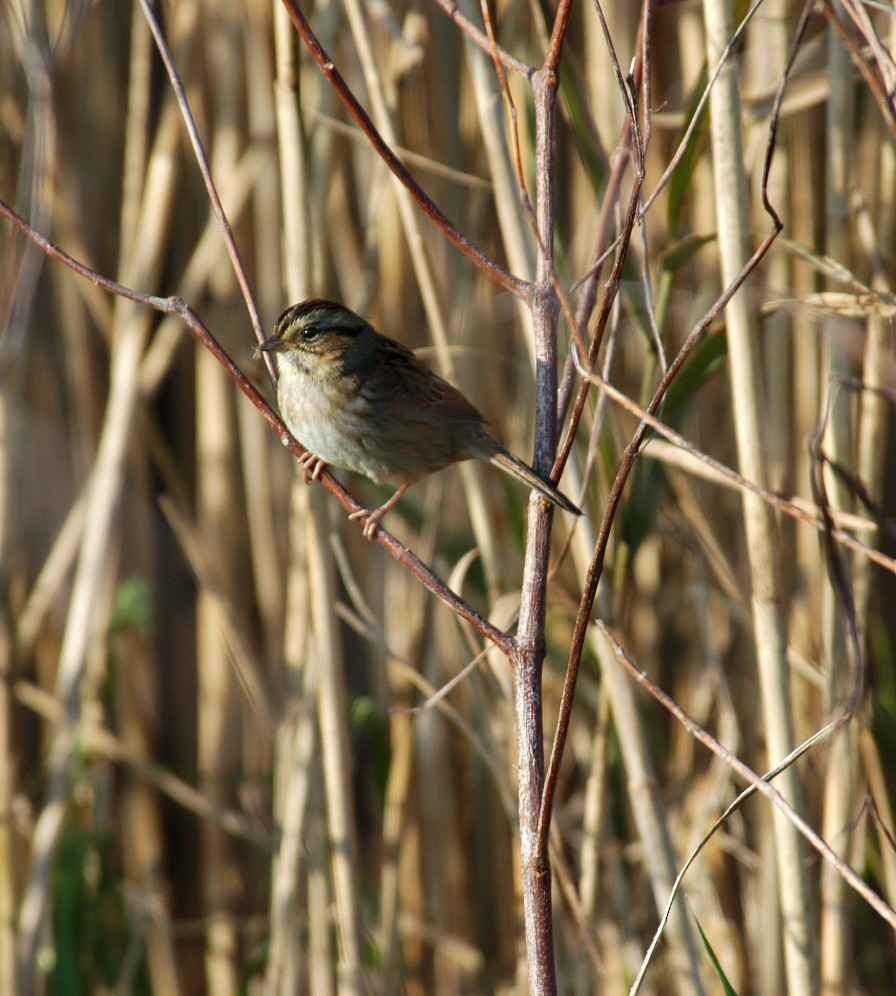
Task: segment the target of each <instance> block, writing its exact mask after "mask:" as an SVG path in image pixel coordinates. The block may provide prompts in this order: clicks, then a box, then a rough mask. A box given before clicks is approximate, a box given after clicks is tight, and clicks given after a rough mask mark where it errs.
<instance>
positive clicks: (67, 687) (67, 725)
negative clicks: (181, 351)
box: [19, 106, 179, 992]
mask: <svg viewBox="0 0 896 996" xmlns="http://www.w3.org/2000/svg"><path fill="white" fill-rule="evenodd" d="M178 125H179V120H178V117H177V113H176V110H175V109H174V108H173V107H172V106H169V107H168V108H167V109H166V110H165V112H163V115H162V119H161V121H160V123H159V131H158V135H157V138H156V143H155V147H154V150H153V153H152V156H151V158H150V165H149V174H148V177H147V181H146V186H145V189H144V197H143V202H142V210H141V217H140V224H139V231H140V237H138V239H137V240H136V243H135V244H136V253H135V255H134V257H132V258H131V259H130V260H128V261H126V262H123V264H122V269H123V271H124V272H125V273H126V275H127V281H128V282H129V283H130V284H136V285H138V286H142V287H148V286H152V285H153V284H154V283H155V280H156V277H157V273H158V271H159V269H160V266H161V259H162V250H163V247H164V242H165V235H166V232H167V223H168V220H169V215H170V206H171V201H172V195H173V191H174V158H175V148H176V144H177V137H178ZM149 325H150V322H149V315H148V314H147V313H146V312H145V311H140V310H138V309H137V308H136V306H135V305H134V304H133V303H132V302H130V301H127V300H125V299H124V298H119V299H117V301H116V320H115V330H116V336H115V340H114V347H113V356H112V370H111V383H110V390H109V398H108V402H107V407H106V414H105V419H104V424H103V431H102V436H101V439H100V444H99V450H98V453H97V457H96V462H95V465H94V468H93V471H92V472H91V482H90V498H89V500H88V503H87V504H88V511H87V519H86V522H85V531H84V538H83V541H82V544H81V550H80V555H79V558H78V567H77V570H76V573H75V581H74V587H73V591H72V599H71V603H70V607H69V615H68V620H67V623H66V632H65V638H64V641H63V646H62V654H61V658H60V663H59V673H58V679H57V695H58V696H59V698H60V699H62V701H63V702H64V703H65V710H66V711H65V718H64V719H63V721H62V723H61V725H60V726H59V727H58V729H57V731H56V732H55V734H54V738H53V748H52V751H51V760H50V763H49V784H48V788H47V795H46V801H45V803H44V807H43V809H42V811H41V815H40V817H39V819H38V823H37V826H36V828H35V834H34V847H33V850H32V861H31V869H30V874H29V881H28V886H27V888H26V892H25V897H24V899H23V901H22V905H21V910H20V915H19V969H20V975H19V982H20V987H21V988H22V989H23V991H25V992H30V991H31V989H32V986H33V982H34V975H33V972H34V968H35V964H34V955H35V952H36V946H37V942H38V936H39V933H40V930H41V927H42V924H43V922H44V917H45V915H46V911H47V902H48V889H49V885H50V874H51V870H52V866H53V861H54V857H55V853H56V847H57V844H58V840H59V834H60V833H61V831H62V826H63V821H64V819H65V810H66V799H67V794H68V773H69V765H70V763H71V759H72V751H73V748H74V742H75V741H74V738H75V731H76V726H77V722H78V718H79V715H80V708H81V703H80V684H81V678H82V675H83V673H84V667H85V664H86V658H87V652H88V648H89V646H90V643H91V641H92V640H93V639H94V638H95V637H96V635H97V634H98V632H100V631H101V628H104V621H103V620H102V619H100V618H97V617H96V614H95V613H94V607H95V605H96V604H97V602H98V599H99V594H100V586H101V584H102V579H103V568H104V565H105V563H106V560H107V556H108V553H109V547H110V544H111V543H112V541H113V539H114V530H113V523H114V520H115V512H116V510H117V507H118V503H119V499H120V496H121V487H122V485H123V482H124V467H125V462H126V459H127V456H128V443H129V441H130V438H131V425H132V420H133V414H134V409H135V406H136V403H137V398H138V379H137V373H138V370H139V364H140V360H141V358H142V355H143V350H144V346H145V342H146V337H147V334H148V331H149Z"/></svg>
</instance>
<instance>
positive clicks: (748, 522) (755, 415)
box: [703, 0, 814, 996]
mask: <svg viewBox="0 0 896 996" xmlns="http://www.w3.org/2000/svg"><path fill="white" fill-rule="evenodd" d="M703 14H704V20H705V23H706V50H707V58H708V61H709V64H710V65H714V64H715V63H716V62H717V61H718V59H719V57H720V56H721V54H722V52H723V51H724V49H725V47H726V46H727V44H728V39H729V38H730V37H731V34H732V31H733V24H732V14H731V10H730V7H729V6H728V5H727V4H726V3H724V2H723V0H706V2H705V3H704V5H703ZM710 106H711V126H710V127H711V135H712V150H713V180H714V188H715V204H716V228H717V231H718V237H719V254H720V267H721V273H722V280H723V282H725V283H728V282H729V281H731V280H732V279H734V277H735V275H736V274H737V273H738V272H740V271H741V270H742V268H743V267H744V265H745V264H746V263H747V260H748V258H749V255H750V251H749V249H748V234H749V228H748V223H747V216H746V205H747V185H746V176H745V173H744V169H743V146H742V139H741V124H740V122H741V111H740V96H739V87H738V79H737V73H736V69H735V67H734V65H732V64H729V65H728V66H726V67H725V68H724V69H723V71H722V74H721V75H720V77H719V79H718V81H717V83H716V86H715V88H714V90H713V92H712V95H711V98H710ZM726 323H727V331H728V347H729V355H730V378H731V390H732V402H733V418H734V430H735V437H736V440H737V453H738V462H739V465H740V469H741V472H742V473H743V474H744V476H745V477H747V478H749V479H750V480H751V481H756V482H758V483H760V484H764V483H765V481H766V477H767V470H766V466H765V456H764V452H765V450H764V441H763V439H764V436H765V435H766V434H767V433H768V432H769V431H770V430H769V427H767V426H766V424H765V420H764V417H763V411H764V406H763V402H762V400H761V398H760V379H759V372H758V366H757V363H758V357H757V351H756V348H755V336H754V332H753V329H754V325H755V316H754V315H753V313H752V310H751V308H750V304H749V299H748V297H747V295H746V294H740V295H738V296H737V297H735V298H734V300H733V301H731V302H730V304H729V305H728V308H727V310H726ZM743 511H744V528H745V532H746V539H747V549H748V556H749V562H750V574H751V581H750V585H751V607H752V615H753V632H754V638H755V645H756V655H757V670H758V677H759V684H760V690H761V697H762V709H763V714H764V720H765V722H764V726H765V731H766V736H767V744H768V753H769V757H770V759H771V760H772V762H774V761H776V760H778V759H780V758H783V757H785V756H786V755H787V754H788V753H789V752H790V750H791V749H792V747H793V745H794V734H793V717H792V707H791V694H790V676H789V669H788V665H787V652H786V650H787V648H786V635H785V626H784V620H783V618H782V611H783V609H782V601H783V600H782V594H781V591H780V587H779V585H780V577H779V567H778V560H777V543H778V540H777V535H776V528H775V522H774V519H773V517H772V515H771V513H770V510H769V508H768V506H767V505H765V503H763V502H762V501H760V500H758V499H757V498H755V497H753V496H745V497H744V508H743ZM781 791H782V793H783V794H784V796H785V797H786V798H787V799H788V800H790V801H791V802H793V803H796V800H797V799H798V798H799V796H800V784H799V779H798V777H797V774H796V772H795V771H794V769H792V768H791V769H788V771H787V772H785V775H784V779H783V781H782V784H781ZM773 824H774V833H775V853H776V858H777V861H778V865H777V868H778V882H779V887H778V895H779V901H780V904H781V910H782V919H783V924H782V926H783V937H784V954H785V966H786V978H787V988H788V991H789V992H791V993H794V994H799V993H805V994H807V996H808V994H809V993H810V992H812V988H813V975H814V957H813V951H812V947H813V946H812V941H811V937H812V931H811V929H810V926H809V889H808V882H807V880H806V875H805V873H804V871H803V860H802V853H803V850H802V846H801V842H800V839H799V835H798V834H797V832H796V830H795V829H794V827H793V826H791V824H790V823H789V822H788V821H787V820H786V819H785V818H784V817H783V815H782V814H781V813H780V812H778V811H776V812H775V813H774V814H773Z"/></svg>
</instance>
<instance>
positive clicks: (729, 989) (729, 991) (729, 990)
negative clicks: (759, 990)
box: [691, 910, 737, 996]
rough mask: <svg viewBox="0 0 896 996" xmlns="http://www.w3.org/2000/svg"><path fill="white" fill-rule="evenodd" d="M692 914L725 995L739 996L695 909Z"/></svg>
mask: <svg viewBox="0 0 896 996" xmlns="http://www.w3.org/2000/svg"><path fill="white" fill-rule="evenodd" d="M691 916H693V917H694V923H696V924H697V930H699V931H700V939H701V940H702V941H703V947H705V948H706V953H707V954H708V955H709V960H710V961H711V962H712V966H713V968H714V969H715V970H716V975H718V977H719V980H720V981H721V983H722V988H723V989H724V991H725V996H737V990H736V989H735V988H734V986H732V985H731V983H730V982H729V981H728V976H727V975H725V971H724V969H723V968H722V966H721V964H720V963H719V959H718V958H717V957H716V953H715V951H713V949H712V945H711V944H710V943H709V940H708V939H707V937H706V934H704V933H703V928H702V927H701V926H700V921H699V920H698V919H697V917H696V916H695V915H694V912H693V910H692V911H691Z"/></svg>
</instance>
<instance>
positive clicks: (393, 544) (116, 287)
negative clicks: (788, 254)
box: [0, 200, 514, 656]
mask: <svg viewBox="0 0 896 996" xmlns="http://www.w3.org/2000/svg"><path fill="white" fill-rule="evenodd" d="M0 215H3V217H5V218H7V219H8V220H9V221H11V222H12V224H13V225H15V226H16V228H18V229H19V230H20V231H21V232H23V233H24V234H25V235H27V236H28V238H29V239H31V241H32V242H34V243H35V244H36V245H37V246H39V247H40V248H41V249H42V250H43V251H44V252H45V253H46V254H47V255H48V256H51V257H52V258H53V259H56V260H58V261H59V262H61V263H64V264H65V265H66V266H68V267H69V268H70V269H72V270H74V271H75V273H77V274H79V275H80V276H82V277H84V278H85V279H87V280H89V281H90V282H91V283H93V284H96V285H97V286H98V287H101V288H102V289H103V290H105V291H108V292H109V293H110V294H117V295H118V296H119V297H124V298H127V299H128V300H130V301H136V302H137V303H139V304H143V305H146V306H147V307H150V308H154V309H155V310H156V311H161V312H164V313H165V314H169V315H177V316H178V317H180V318H181V319H182V320H183V322H184V323H185V324H186V326H187V327H188V328H189V329H190V331H191V332H192V333H193V335H195V336H196V338H197V339H198V340H199V341H200V342H201V343H202V344H203V345H204V346H205V347H206V349H208V350H210V351H211V353H212V354H213V355H214V356H215V358H216V359H217V360H218V362H219V363H220V364H221V365H222V366H223V367H224V369H225V370H226V372H227V374H228V376H229V377H230V379H231V380H232V381H233V382H234V383H235V384H236V385H237V387H238V388H239V389H240V390H241V391H242V392H243V394H245V395H246V397H247V398H248V399H249V400H250V401H251V402H252V404H253V405H255V407H256V408H257V409H258V410H259V411H260V412H261V414H262V415H263V416H264V417H265V419H266V421H267V423H268V424H269V425H270V426H271V428H273V429H274V430H275V431H276V432H277V434H278V435H279V436H280V441H281V442H282V443H283V445H284V446H286V447H287V448H288V449H289V450H290V452H292V453H293V454H294V455H295V456H296V457H297V458H298V459H301V458H302V457H303V456H305V454H306V452H307V451H306V450H305V449H304V448H303V447H302V446H301V444H300V443H299V442H298V441H297V440H296V439H294V438H293V436H292V435H291V434H290V432H289V430H288V429H287V428H286V426H285V424H284V423H283V421H282V419H281V418H280V417H279V416H278V415H277V414H276V412H275V411H274V410H273V409H272V408H271V406H270V405H269V404H268V403H267V402H266V401H265V400H264V398H263V397H262V396H261V395H260V394H259V393H258V391H257V390H256V388H255V387H254V385H253V384H252V383H251V382H250V381H249V380H248V378H247V377H246V375H245V374H244V373H243V372H242V370H240V368H239V367H238V366H237V365H236V363H234V361H233V360H232V359H231V358H230V356H229V355H228V354H227V352H226V351H225V350H224V349H223V348H222V347H221V346H220V345H219V343H218V341H217V340H216V339H215V337H214V336H213V335H212V334H211V332H209V330H208V329H207V328H206V327H205V325H204V324H203V323H202V321H201V320H200V319H199V317H198V316H197V315H196V313H195V312H194V311H193V309H192V308H191V307H190V306H189V305H188V304H187V303H186V302H185V301H183V300H182V299H181V298H179V297H156V296H155V295H152V294H144V293H142V292H141V291H137V290H134V289H133V288H130V287H126V286H124V285H123V284H119V283H117V282H116V281H114V280H110V279H109V278H108V277H104V276H102V275H101V274H99V273H97V272H96V271H95V270H92V269H90V267H88V266H85V265H84V264H83V263H79V262H78V261H77V260H76V259H74V258H73V257H71V256H69V255H68V253H66V252H64V251H63V250H62V249H60V248H58V246H56V245H54V244H53V243H52V242H50V241H49V239H46V238H44V236H42V235H40V234H39V233H38V232H35V231H34V230H33V229H32V228H31V227H30V225H28V223H27V222H26V221H25V220H24V219H23V218H21V217H20V216H19V215H18V214H17V213H16V212H15V211H13V209H12V208H11V207H9V205H8V204H6V203H5V202H4V201H2V200H0ZM320 483H321V484H323V486H324V487H325V488H326V489H327V491H329V492H330V494H332V495H334V496H335V498H336V499H337V500H338V501H339V503H340V504H341V505H342V507H343V508H344V509H346V511H348V512H356V511H359V510H360V509H361V508H362V507H363V506H362V505H361V504H360V503H359V502H358V501H356V500H355V499H354V498H353V497H352V496H351V495H350V494H349V492H348V491H346V490H345V488H343V487H342V485H341V484H340V483H339V482H338V481H337V480H336V479H335V478H334V477H333V476H332V475H330V474H328V473H324V474H322V475H321V478H320ZM377 540H378V542H379V543H380V544H381V545H382V546H383V547H385V548H386V549H387V550H388V551H389V553H390V554H391V555H392V556H393V557H394V558H395V559H396V560H397V561H398V562H399V563H400V564H402V565H403V566H404V567H406V568H407V569H408V570H409V571H410V572H411V573H412V574H413V575H414V576H415V577H416V578H417V579H418V580H419V581H421V583H422V584H423V585H424V586H425V587H427V588H428V589H429V590H430V591H431V592H432V593H433V594H434V595H436V596H437V597H438V598H440V599H441V600H442V601H443V602H445V604H446V605H448V606H450V607H451V608H452V609H454V611H455V612H457V613H458V615H460V616H461V618H463V619H466V620H467V622H469V623H471V624H472V625H473V626H474V627H475V628H476V629H477V630H479V632H480V633H481V634H482V635H483V636H484V637H485V638H486V639H488V640H491V641H492V643H494V644H495V646H497V647H499V648H500V649H501V650H502V651H503V652H504V653H505V654H507V655H508V656H510V655H511V654H512V653H513V649H514V640H513V638H512V637H510V636H509V635H508V634H507V633H504V632H502V631H501V630H499V629H497V628H496V627H495V626H492V624H491V623H490V622H489V621H488V620H487V619H486V618H485V617H484V616H482V615H480V614H479V613H478V612H477V611H476V610H475V609H474V608H473V607H472V606H471V605H470V604H469V603H468V602H466V601H465V600H464V599H462V598H461V597H460V596H459V595H456V594H455V593H454V592H453V591H452V590H451V589H450V588H449V587H448V586H447V585H446V584H445V582H444V581H442V579H441V578H440V577H438V575H437V574H435V573H434V572H433V571H432V570H430V568H429V567H427V566H426V565H425V564H424V563H423V561H422V560H420V558H419V557H417V556H416V554H414V553H412V552H411V551H410V550H408V549H407V547H405V546H403V545H402V544H401V543H399V542H398V540H397V539H396V538H395V537H394V536H392V535H391V534H390V533H388V532H386V531H385V530H383V529H381V530H380V531H379V533H378V534H377Z"/></svg>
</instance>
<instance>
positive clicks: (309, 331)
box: [302, 325, 320, 342]
mask: <svg viewBox="0 0 896 996" xmlns="http://www.w3.org/2000/svg"><path fill="white" fill-rule="evenodd" d="M319 335H320V329H318V328H315V327H314V326H313V325H311V326H309V327H308V328H306V329H302V338H303V339H304V340H305V342H313V341H314V340H315V339H316V338H317V337H318V336H319Z"/></svg>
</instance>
